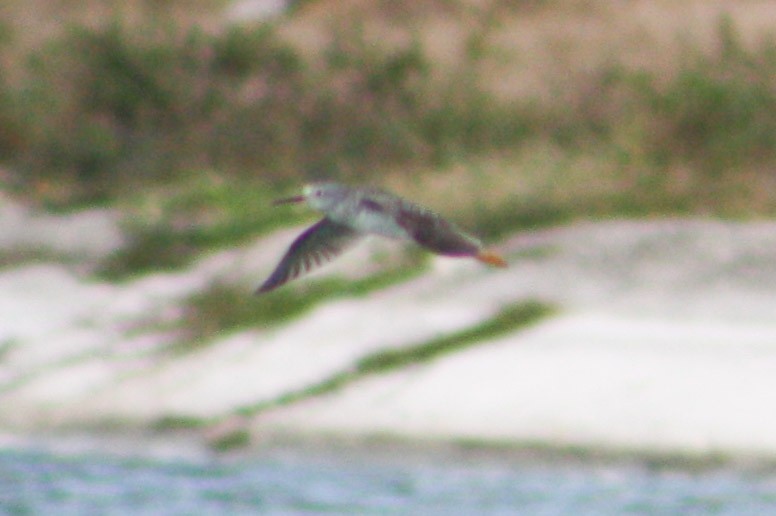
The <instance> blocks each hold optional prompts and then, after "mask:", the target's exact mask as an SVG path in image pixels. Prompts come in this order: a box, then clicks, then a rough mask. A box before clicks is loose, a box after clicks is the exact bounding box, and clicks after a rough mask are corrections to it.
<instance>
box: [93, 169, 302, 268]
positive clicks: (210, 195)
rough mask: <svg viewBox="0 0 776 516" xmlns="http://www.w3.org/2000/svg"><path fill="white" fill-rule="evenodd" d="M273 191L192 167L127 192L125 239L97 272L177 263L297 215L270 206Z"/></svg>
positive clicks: (298, 216)
mask: <svg viewBox="0 0 776 516" xmlns="http://www.w3.org/2000/svg"><path fill="white" fill-rule="evenodd" d="M276 197H277V195H275V193H274V190H273V189H271V188H268V187H267V185H265V184H261V183H259V182H258V181H252V182H242V181H238V180H235V179H233V178H231V179H230V178H228V177H226V178H225V177H222V176H220V175H218V174H215V173H213V172H211V171H202V172H199V173H195V172H192V173H191V174H190V176H189V177H188V178H187V179H186V180H185V181H183V180H181V181H174V182H172V183H171V184H169V185H167V186H166V187H164V188H155V189H151V190H149V191H145V192H141V193H139V194H136V195H134V196H130V197H129V198H128V199H126V200H124V201H123V205H124V206H125V209H124V211H125V212H126V213H127V216H126V218H125V224H124V225H125V231H126V232H127V233H128V234H129V243H128V244H127V245H125V246H124V247H123V248H121V249H119V250H117V251H116V252H115V253H113V254H112V255H111V256H109V257H108V258H107V259H105V260H104V261H103V263H102V264H101V267H100V268H99V271H98V273H99V274H100V275H101V276H102V277H104V278H107V279H112V280H117V279H124V278H126V277H128V276H131V275H134V274H140V273H144V272H147V271H150V270H159V269H174V268H178V267H180V266H183V265H186V264H187V263H189V262H190V260H191V259H192V258H194V257H195V256H197V255H199V254H201V253H202V252H204V251H211V250H214V249H217V248H221V247H227V246H230V245H237V244H239V243H241V242H243V241H245V240H246V239H249V238H253V237H255V236H256V235H257V234H260V233H265V232H268V231H270V230H273V229H276V228H278V227H281V226H284V225H288V224H293V223H296V222H300V221H301V220H303V219H302V217H304V215H303V214H302V213H301V212H299V211H293V210H282V209H278V208H277V207H273V206H272V200H273V199H274V198H276ZM308 216H309V215H308Z"/></svg>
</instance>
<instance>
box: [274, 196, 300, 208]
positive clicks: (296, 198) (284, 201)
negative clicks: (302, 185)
mask: <svg viewBox="0 0 776 516" xmlns="http://www.w3.org/2000/svg"><path fill="white" fill-rule="evenodd" d="M304 199H305V197H304V195H295V196H294V197H288V198H287V199H278V200H277V201H274V202H273V203H272V205H273V206H277V205H279V204H288V203H292V202H302V201H304Z"/></svg>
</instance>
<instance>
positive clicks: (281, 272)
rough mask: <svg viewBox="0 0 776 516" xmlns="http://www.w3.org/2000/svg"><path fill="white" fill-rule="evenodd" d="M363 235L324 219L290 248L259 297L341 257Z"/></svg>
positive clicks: (305, 232)
mask: <svg viewBox="0 0 776 516" xmlns="http://www.w3.org/2000/svg"><path fill="white" fill-rule="evenodd" d="M359 237H360V235H359V234H358V233H357V232H356V231H354V230H352V229H351V228H349V227H348V226H345V225H342V224H337V223H336V222H333V221H332V220H331V219H329V218H326V217H324V218H323V219H321V220H319V221H318V222H316V223H315V224H313V225H312V226H310V227H309V228H307V229H306V230H305V231H304V232H303V233H302V234H301V235H299V236H298V237H297V238H296V240H294V242H293V243H292V244H291V245H290V246H289V248H288V250H287V251H286V254H285V255H283V258H281V260H280V263H278V265H277V267H276V268H275V270H274V271H273V272H272V274H270V276H269V278H267V280H266V281H265V282H264V283H263V284H262V285H261V286H260V287H259V288H258V289H257V290H256V294H261V293H264V292H269V291H270V290H274V289H276V288H278V287H279V286H281V285H283V284H285V283H288V282H289V281H291V280H293V279H295V278H297V277H299V276H301V275H302V274H305V273H307V272H309V271H311V270H312V269H314V268H316V267H318V266H320V265H323V264H324V263H326V262H328V261H330V260H332V259H334V258H336V257H337V256H339V255H340V254H341V253H342V252H343V251H344V250H345V249H347V248H348V247H350V245H352V244H353V243H354V242H355V241H356V240H358V239H359Z"/></svg>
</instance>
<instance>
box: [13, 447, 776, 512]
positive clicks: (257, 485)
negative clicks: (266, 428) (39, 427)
mask: <svg viewBox="0 0 776 516" xmlns="http://www.w3.org/2000/svg"><path fill="white" fill-rule="evenodd" d="M775 511H776V470H773V469H770V470H765V469H760V470H752V469H750V470H743V469H737V468H733V467H726V468H725V467H719V468H705V469H697V468H696V470H688V469H680V468H676V467H649V466H647V465H644V464H639V463H635V462H629V463H625V462H620V463H611V462H610V463H601V462H600V461H599V462H598V463H585V462H581V461H578V460H575V461H569V460H557V459H554V460H541V459H536V458H535V457H534V458H525V457H524V458H522V459H521V458H519V457H516V456H512V457H499V456H497V455H495V454H488V455H486V456H479V455H477V454H473V455H467V454H462V453H460V452H455V453H445V452H435V453H419V452H418V451H417V450H416V451H407V450H402V449H393V450H390V451H388V452H386V451H385V450H383V451H374V450H372V451H370V450H365V449H358V450H356V449H348V448H343V449H339V450H331V449H329V450H327V449H326V448H317V449H310V448H309V447H308V448H289V449H274V450H270V451H265V452H261V453H256V452H252V454H251V453H249V454H245V455H242V456H231V457H224V456H217V457H213V456H208V455H207V454H204V453H194V454H189V453H178V454H159V453H149V452H143V453H141V452H138V451H133V452H130V453H128V452H123V453H121V454H116V453H115V452H110V453H109V452H107V451H95V450H91V451H79V450H72V449H70V450H62V449H57V448H56V447H54V448H52V447H22V448H19V447H14V448H5V449H3V450H0V514H36V515H37V514H57V515H69V514H73V515H75V514H78V515H80V514H111V515H114V514H116V515H120V514H133V515H135V514H154V515H157V514H181V515H182V514H219V515H221V514H301V513H307V514H310V513H329V514H340V513H347V514H424V515H426V514H428V515H435V514H439V515H442V514H444V515H449V514H505V515H506V514H516V513H519V514H540V515H541V514H546V515H552V514H596V515H598V514H623V513H630V514H679V513H681V514H731V515H732V514H735V515H741V514H769V513H770V514H773V513H774V512H775Z"/></svg>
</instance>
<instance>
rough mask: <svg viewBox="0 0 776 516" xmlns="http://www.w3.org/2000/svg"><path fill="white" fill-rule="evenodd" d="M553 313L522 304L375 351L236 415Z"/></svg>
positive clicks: (342, 383) (531, 303)
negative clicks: (465, 325)
mask: <svg viewBox="0 0 776 516" xmlns="http://www.w3.org/2000/svg"><path fill="white" fill-rule="evenodd" d="M555 312H556V309H555V308H554V307H553V306H551V305H548V304H546V303H542V302H540V301H525V302H521V303H517V304H514V305H510V306H507V307H505V308H503V309H502V310H501V311H499V312H498V313H497V314H496V315H495V316H493V317H492V318H490V319H488V320H486V321H484V322H482V323H480V324H477V325H475V326H473V327H471V328H467V329H465V330H462V331H458V332H454V333H451V334H448V335H443V336H440V337H438V338H435V339H432V340H430V341H427V342H423V343H418V344H412V345H409V346H405V347H402V348H401V349H396V350H384V351H378V352H376V353H373V354H371V355H367V356H365V357H363V358H361V359H360V360H358V361H357V362H356V363H355V364H354V365H353V367H352V368H351V369H350V370H348V371H345V372H342V373H338V374H335V375H334V376H332V377H330V378H328V379H326V380H323V381H321V382H319V383H317V384H315V385H312V386H309V387H306V388H304V389H301V390H298V391H292V392H289V393H286V394H284V395H282V396H279V397H278V398H276V399H273V400H270V401H266V402H261V403H258V404H255V405H250V406H245V407H241V408H240V409H238V410H237V411H236V413H237V414H239V415H241V416H255V415H257V414H259V413H261V412H263V411H264V410H268V409H271V408H274V407H279V406H283V405H289V404H291V403H296V402H298V401H302V400H305V399H308V398H312V397H315V396H320V395H323V394H328V393H331V392H334V391H336V390H338V389H341V388H342V387H344V386H345V385H347V384H349V383H352V382H354V381H357V380H360V379H362V378H365V377H367V376H370V375H374V374H381V373H386V372H389V371H393V370H397V369H401V368H403V367H407V366H410V365H414V364H422V363H425V362H429V361H432V360H434V359H436V358H439V357H440V356H443V355H445V354H448V353H453V352H456V351H460V350H462V349H465V348H467V347H471V346H474V345H477V344H479V343H482V342H483V341H487V340H488V339H493V338H496V337H499V336H502V335H506V334H508V333H511V332H515V331H517V330H519V329H520V328H525V327H527V326H530V325H532V324H535V323H537V322H538V321H540V320H542V319H544V318H546V317H549V316H551V315H552V314H553V313H555Z"/></svg>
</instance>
